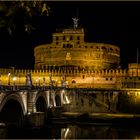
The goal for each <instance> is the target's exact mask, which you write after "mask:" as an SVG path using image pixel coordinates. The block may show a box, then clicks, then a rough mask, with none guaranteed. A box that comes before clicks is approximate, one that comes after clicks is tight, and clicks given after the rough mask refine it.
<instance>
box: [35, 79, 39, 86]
mask: <svg viewBox="0 0 140 140" xmlns="http://www.w3.org/2000/svg"><path fill="white" fill-rule="evenodd" d="M35 81H36V88H37V86H38V79H36V80H35Z"/></svg>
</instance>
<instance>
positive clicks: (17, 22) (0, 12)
mask: <svg viewBox="0 0 140 140" xmlns="http://www.w3.org/2000/svg"><path fill="white" fill-rule="evenodd" d="M49 12H50V8H49V7H48V6H47V3H46V2H45V1H1V2H0V30H4V31H7V33H8V34H10V35H13V34H14V33H15V32H16V31H20V32H27V33H31V32H32V30H35V26H34V22H33V19H34V18H35V17H36V16H44V15H45V16H48V15H49Z"/></svg>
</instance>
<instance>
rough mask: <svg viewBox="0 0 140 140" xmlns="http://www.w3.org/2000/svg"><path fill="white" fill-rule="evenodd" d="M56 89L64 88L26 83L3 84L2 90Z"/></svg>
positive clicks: (0, 88)
mask: <svg viewBox="0 0 140 140" xmlns="http://www.w3.org/2000/svg"><path fill="white" fill-rule="evenodd" d="M56 89H59V90H61V89H64V88H63V87H56V86H54V87H53V88H52V87H50V86H26V85H14V86H13V85H1V86H0V90H4V91H18V90H39V91H41V90H42V91H43V90H44V91H46V90H56Z"/></svg>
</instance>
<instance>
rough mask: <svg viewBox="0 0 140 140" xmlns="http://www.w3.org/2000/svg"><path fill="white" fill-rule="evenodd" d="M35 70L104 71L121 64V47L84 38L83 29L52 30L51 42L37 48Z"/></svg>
mask: <svg viewBox="0 0 140 140" xmlns="http://www.w3.org/2000/svg"><path fill="white" fill-rule="evenodd" d="M34 56H35V69H47V70H49V69H63V70H64V69H65V70H66V69H70V70H71V69H72V70H74V69H78V70H103V69H116V68H118V67H119V66H120V49H119V47H118V46H115V45H110V44H105V43H88V42H85V41H84V29H83V28H78V29H73V28H72V29H63V30H60V31H58V32H57V33H53V42H52V43H51V44H45V45H40V46H38V47H36V48H35V51H34Z"/></svg>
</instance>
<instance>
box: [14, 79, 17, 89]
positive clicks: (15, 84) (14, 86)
mask: <svg viewBox="0 0 140 140" xmlns="http://www.w3.org/2000/svg"><path fill="white" fill-rule="evenodd" d="M16 80H17V78H16V77H13V90H16V87H15V85H16Z"/></svg>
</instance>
